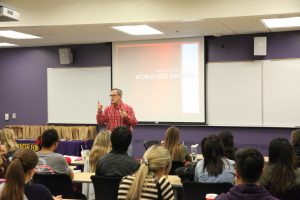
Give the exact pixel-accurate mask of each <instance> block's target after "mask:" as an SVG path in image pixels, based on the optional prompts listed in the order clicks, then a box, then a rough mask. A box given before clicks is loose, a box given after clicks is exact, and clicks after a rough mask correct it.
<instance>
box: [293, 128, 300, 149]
mask: <svg viewBox="0 0 300 200" xmlns="http://www.w3.org/2000/svg"><path fill="white" fill-rule="evenodd" d="M292 145H293V147H295V146H300V129H297V130H294V131H292Z"/></svg>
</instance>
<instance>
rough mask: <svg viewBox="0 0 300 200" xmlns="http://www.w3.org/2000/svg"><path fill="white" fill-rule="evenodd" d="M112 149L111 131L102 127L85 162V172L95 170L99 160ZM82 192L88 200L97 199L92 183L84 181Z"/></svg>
mask: <svg viewBox="0 0 300 200" xmlns="http://www.w3.org/2000/svg"><path fill="white" fill-rule="evenodd" d="M110 151H111V142H110V131H109V130H106V129H102V130H101V131H100V132H99V133H98V134H97V136H96V138H95V139H94V144H93V147H92V149H91V152H90V153H89V157H88V159H86V160H85V163H84V172H93V173H95V171H96V165H97V163H98V160H99V159H100V158H101V157H102V156H104V155H105V154H107V153H109V152H110ZM82 194H84V195H85V196H86V197H87V199H88V200H92V199H95V191H94V186H93V184H92V183H83V184H82Z"/></svg>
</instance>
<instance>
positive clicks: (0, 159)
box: [0, 145, 8, 178]
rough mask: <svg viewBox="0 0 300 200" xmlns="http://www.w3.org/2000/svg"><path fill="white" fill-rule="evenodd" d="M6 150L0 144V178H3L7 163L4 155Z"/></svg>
mask: <svg viewBox="0 0 300 200" xmlns="http://www.w3.org/2000/svg"><path fill="white" fill-rule="evenodd" d="M6 152H7V150H6V147H5V146H4V145H0V178H4V174H5V171H6V168H7V165H8V159H7V158H6V156H5V153H6Z"/></svg>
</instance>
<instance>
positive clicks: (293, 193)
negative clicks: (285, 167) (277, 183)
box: [275, 185, 300, 200]
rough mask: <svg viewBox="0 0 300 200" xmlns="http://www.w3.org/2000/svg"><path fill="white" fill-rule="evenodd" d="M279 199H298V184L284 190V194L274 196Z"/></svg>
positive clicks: (299, 186) (299, 192)
mask: <svg viewBox="0 0 300 200" xmlns="http://www.w3.org/2000/svg"><path fill="white" fill-rule="evenodd" d="M275 197H277V198H278V199H281V200H299V199H300V185H296V186H295V187H294V188H292V189H290V190H288V191H286V192H285V193H284V194H280V195H278V196H275Z"/></svg>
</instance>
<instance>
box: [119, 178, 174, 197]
mask: <svg viewBox="0 0 300 200" xmlns="http://www.w3.org/2000/svg"><path fill="white" fill-rule="evenodd" d="M134 178H135V177H134V176H125V177H124V178H123V179H122V181H121V183H120V186H119V191H118V200H123V199H126V196H127V194H128V191H129V188H130V187H131V185H132V183H133V181H134ZM157 187H160V190H161V196H162V199H163V200H174V199H175V198H174V193H173V189H172V186H171V184H170V182H169V181H168V180H167V179H166V178H165V177H161V178H160V179H159V180H158V184H157V181H156V179H154V178H146V181H145V183H144V184H143V188H142V193H141V198H140V200H157V199H158V189H157Z"/></svg>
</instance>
